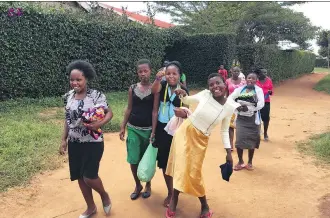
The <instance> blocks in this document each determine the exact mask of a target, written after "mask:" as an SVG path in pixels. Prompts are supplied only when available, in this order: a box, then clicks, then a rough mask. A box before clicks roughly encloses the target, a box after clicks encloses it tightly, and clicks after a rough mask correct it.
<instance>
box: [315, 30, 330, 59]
mask: <svg viewBox="0 0 330 218" xmlns="http://www.w3.org/2000/svg"><path fill="white" fill-rule="evenodd" d="M316 43H317V45H318V46H320V49H319V54H320V55H321V56H322V57H328V55H329V54H328V53H329V50H328V47H329V44H330V30H322V31H320V32H319V33H318V35H317V42H316Z"/></svg>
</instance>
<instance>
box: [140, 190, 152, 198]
mask: <svg viewBox="0 0 330 218" xmlns="http://www.w3.org/2000/svg"><path fill="white" fill-rule="evenodd" d="M150 196H151V188H150V189H149V190H148V191H145V192H143V193H142V198H149V197H150Z"/></svg>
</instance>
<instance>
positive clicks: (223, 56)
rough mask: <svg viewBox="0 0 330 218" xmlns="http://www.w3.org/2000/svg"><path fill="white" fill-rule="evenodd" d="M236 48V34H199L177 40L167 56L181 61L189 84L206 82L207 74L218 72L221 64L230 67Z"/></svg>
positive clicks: (168, 50) (168, 49) (167, 52)
mask: <svg viewBox="0 0 330 218" xmlns="http://www.w3.org/2000/svg"><path fill="white" fill-rule="evenodd" d="M234 48H235V36H234V35H231V34H197V35H191V36H186V37H183V38H181V39H180V40H177V41H176V42H175V43H174V45H173V47H168V48H167V50H166V58H167V59H169V60H178V61H180V62H181V64H182V67H183V72H184V73H185V74H186V76H187V81H188V83H189V84H191V83H195V84H206V80H207V76H208V75H209V74H211V73H216V72H217V70H218V67H219V65H220V64H224V65H225V67H226V68H230V66H231V64H232V61H233V59H234V55H235V49H234Z"/></svg>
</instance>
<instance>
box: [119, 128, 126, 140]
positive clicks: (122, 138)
mask: <svg viewBox="0 0 330 218" xmlns="http://www.w3.org/2000/svg"><path fill="white" fill-rule="evenodd" d="M119 138H120V140H122V141H124V140H125V128H123V127H121V128H120V132H119Z"/></svg>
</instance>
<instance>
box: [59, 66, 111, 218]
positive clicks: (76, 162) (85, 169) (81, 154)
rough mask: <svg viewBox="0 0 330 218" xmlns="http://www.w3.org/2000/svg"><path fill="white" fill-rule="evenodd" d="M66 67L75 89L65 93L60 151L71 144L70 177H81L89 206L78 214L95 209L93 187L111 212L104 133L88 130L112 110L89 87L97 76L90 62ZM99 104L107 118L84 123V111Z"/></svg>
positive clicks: (86, 217)
mask: <svg viewBox="0 0 330 218" xmlns="http://www.w3.org/2000/svg"><path fill="white" fill-rule="evenodd" d="M67 71H68V73H69V74H70V86H71V88H72V90H71V91H70V92H68V93H66V94H65V95H64V103H65V122H64V130H63V135H62V144H61V146H60V154H62V155H63V154H65V152H66V150H67V146H68V154H69V167H70V179H71V181H74V180H78V184H79V187H80V190H81V192H82V194H83V196H84V199H85V202H86V204H87V210H86V211H85V212H84V213H82V214H81V215H80V216H79V218H89V217H90V216H92V215H93V214H94V213H96V205H95V202H94V199H93V193H92V190H95V191H96V192H98V193H99V195H100V196H101V200H102V203H103V210H104V212H105V213H106V214H109V213H110V209H111V201H110V197H109V195H108V193H107V192H106V191H105V190H104V187H103V184H102V180H101V179H100V177H99V175H98V171H99V166H100V161H101V158H102V155H103V150H104V140H103V135H102V134H101V135H100V136H99V137H98V138H94V137H93V136H92V135H91V134H90V133H89V131H88V130H93V131H97V130H98V129H99V128H101V127H102V126H103V125H105V124H106V123H108V122H109V121H110V120H111V118H112V116H113V115H112V111H111V109H110V107H109V106H108V104H107V101H106V97H105V95H104V94H102V93H101V92H99V91H97V90H94V89H89V88H88V86H87V84H88V83H89V82H90V81H91V80H92V79H94V77H95V76H96V73H95V70H94V68H93V66H92V65H91V64H90V63H88V62H85V61H80V60H78V61H74V62H72V63H70V64H69V66H68V67H67ZM96 106H97V107H102V108H104V113H105V117H104V119H102V120H101V121H96V122H93V123H91V124H85V125H84V123H83V119H82V114H83V113H84V112H86V111H88V109H91V108H95V107H96Z"/></svg>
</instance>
